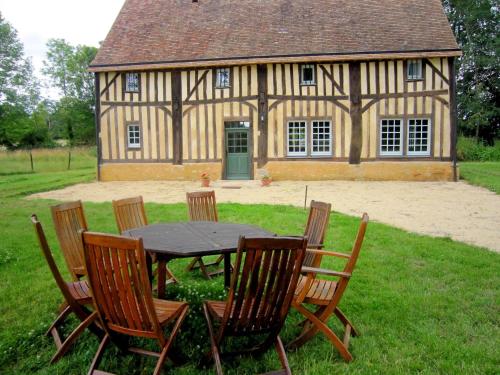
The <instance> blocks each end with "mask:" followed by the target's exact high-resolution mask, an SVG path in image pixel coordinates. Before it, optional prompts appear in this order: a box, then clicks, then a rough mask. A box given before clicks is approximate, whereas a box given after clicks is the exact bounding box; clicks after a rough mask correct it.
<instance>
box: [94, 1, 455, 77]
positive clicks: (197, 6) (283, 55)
mask: <svg viewBox="0 0 500 375" xmlns="http://www.w3.org/2000/svg"><path fill="white" fill-rule="evenodd" d="M457 51H458V46H457V43H456V41H455V38H454V36H453V34H452V32H451V29H450V26H449V25H448V20H447V18H446V16H445V14H444V12H443V8H442V6H441V0H198V3H193V1H192V0H126V2H125V4H124V6H123V8H122V10H121V12H120V14H119V15H118V17H117V19H116V21H115V23H114V25H113V27H112V28H111V31H110V32H109V34H108V36H107V37H106V40H105V41H104V43H103V44H102V47H101V48H100V50H99V52H98V54H97V56H96V58H95V60H94V61H93V63H92V67H93V68H94V69H93V70H99V69H98V68H99V67H101V68H105V67H110V66H115V67H117V66H122V67H125V66H128V67H130V66H134V65H137V67H138V68H139V67H144V66H146V65H147V66H150V67H161V66H183V65H194V64H205V65H207V64H211V65H213V64H227V63H235V62H240V63H241V61H248V62H251V61H258V60H260V61H270V60H273V59H274V60H293V59H295V60H296V61H301V59H302V60H303V59H304V58H305V57H306V56H315V58H322V59H327V58H330V59H333V58H335V59H340V58H345V59H351V58H355V57H356V56H360V58H361V57H363V58H367V56H368V57H370V58H376V57H380V56H382V55H388V54H394V53H400V54H401V53H402V54H407V55H408V54H411V53H413V54H417V53H420V54H427V55H432V54H436V53H437V54H439V53H441V54H443V55H446V54H448V55H457V54H458V52H457Z"/></svg>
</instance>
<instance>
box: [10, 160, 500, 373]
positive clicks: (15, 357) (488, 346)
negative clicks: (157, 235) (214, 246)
mask: <svg viewBox="0 0 500 375" xmlns="http://www.w3.org/2000/svg"><path fill="white" fill-rule="evenodd" d="M92 178H93V171H92V169H82V170H80V171H70V172H68V173H62V172H61V173H44V174H27V175H10V176H3V177H2V176H0V210H1V212H2V216H1V219H0V227H1V232H0V233H1V234H2V236H1V241H0V368H1V369H2V370H1V371H0V372H1V373H3V374H28V373H30V374H31V373H33V374H84V373H86V372H87V370H88V366H89V364H90V362H91V360H92V357H93V355H94V353H95V351H96V349H97V346H98V342H97V340H96V338H95V337H94V336H93V335H91V334H89V333H85V334H84V335H83V337H82V338H81V339H80V340H79V341H78V342H77V343H76V345H75V346H74V347H73V349H72V350H71V351H70V352H69V353H68V355H66V356H65V357H64V358H63V359H62V360H61V361H60V362H58V363H57V364H55V365H49V360H50V358H51V356H52V354H53V353H54V344H53V342H52V339H51V338H48V337H45V336H44V335H43V334H44V332H45V330H46V329H47V327H48V325H49V324H50V323H51V322H52V320H53V319H54V318H55V315H56V309H57V306H58V305H59V303H60V302H61V300H62V297H61V295H60V293H59V291H58V290H57V288H56V285H55V282H54V280H53V278H52V276H51V274H50V272H49V269H48V267H47V265H46V263H45V260H44V259H43V257H42V255H41V252H40V250H39V248H38V245H37V243H36V239H35V236H34V232H33V229H32V227H31V224H30V222H29V215H30V214H31V213H37V214H38V215H39V218H40V220H41V222H42V224H44V227H45V230H46V233H47V235H48V240H49V243H50V244H51V245H52V247H53V250H54V253H55V255H56V260H57V262H58V264H59V266H60V268H61V270H63V271H64V274H65V275H67V272H66V270H65V265H64V262H63V259H62V255H61V253H60V251H59V248H58V246H57V242H56V239H55V233H54V228H53V226H52V223H51V219H50V212H49V206H50V205H51V204H54V203H55V202H54V201H47V200H25V199H23V197H22V196H23V195H24V194H26V193H28V192H35V191H40V190H47V189H50V188H52V187H60V186H64V185H66V184H70V183H76V182H79V181H88V180H90V179H92ZM218 207H219V217H220V220H221V221H228V222H241V223H250V224H255V225H259V226H261V227H263V228H266V229H268V230H272V231H275V232H277V233H280V234H295V235H297V234H300V233H302V231H303V228H304V225H305V222H306V218H307V212H306V211H304V210H302V209H299V208H294V207H290V206H267V205H239V204H221V205H219V206H218ZM146 210H147V213H148V216H149V219H150V221H151V222H159V221H162V222H168V221H180V220H186V219H187V213H186V206H185V205H184V204H173V205H162V204H147V205H146ZM85 211H86V216H87V218H88V221H89V226H90V228H91V229H92V230H98V231H105V232H111V233H116V226H115V222H114V218H113V214H112V208H111V204H110V203H100V204H94V203H86V204H85ZM358 223H359V219H358V218H353V217H349V216H345V215H341V214H337V213H335V214H333V215H332V219H331V224H330V228H329V231H328V235H327V240H326V242H327V245H328V248H333V249H336V250H339V251H346V250H348V249H349V248H350V246H351V243H352V240H353V239H354V236H355V233H356V230H357V226H358ZM188 262H189V260H177V261H174V262H172V266H171V268H172V270H173V272H174V273H175V274H176V276H178V277H179V279H180V281H181V282H180V285H179V286H176V287H173V288H169V289H168V291H169V297H170V298H185V299H187V300H188V301H189V303H190V306H191V313H190V316H189V318H188V319H187V321H186V322H185V323H186V324H184V326H183V330H182V333H181V334H180V336H179V337H178V339H177V340H176V344H175V345H176V346H177V348H179V350H181V352H182V353H183V354H184V355H185V357H186V358H187V359H188V362H187V364H185V365H184V366H181V367H177V368H172V367H169V365H167V366H166V370H169V371H170V373H175V374H204V373H206V370H202V369H199V368H198V367H197V361H198V360H199V358H200V355H201V353H203V352H204V351H205V350H208V348H209V344H208V339H207V330H206V326H205V323H204V319H203V317H202V314H201V311H200V301H201V300H203V299H205V298H211V299H218V298H221V297H222V298H223V296H224V290H223V281H222V278H217V279H216V280H213V281H206V280H204V279H202V278H201V276H200V275H199V274H196V273H191V274H188V273H186V272H185V271H184V268H185V266H186V264H187V263H188ZM331 262H332V261H331V260H330V259H325V260H324V263H323V267H325V268H328V267H333V266H334V264H333V263H331ZM335 265H337V267H336V268H338V267H339V266H340V265H339V264H338V263H335ZM499 285H500V255H498V254H495V253H492V252H489V251H486V250H484V249H480V248H477V247H473V246H469V245H465V244H462V243H458V242H454V241H451V240H450V239H446V238H431V237H428V236H421V235H416V234H411V233H407V232H405V231H402V230H399V229H395V228H392V227H389V226H387V225H382V224H378V223H375V222H372V223H370V224H369V226H368V231H367V237H366V240H365V244H364V246H363V249H362V252H361V255H360V259H359V262H358V267H357V269H356V270H355V274H354V277H353V279H352V281H351V284H350V286H349V288H348V290H347V292H346V293H345V295H344V299H343V301H342V303H341V307H342V309H343V310H344V312H345V313H346V314H347V316H348V317H349V318H351V319H352V321H353V322H354V323H355V325H356V326H357V328H358V329H359V331H360V332H361V334H362V335H361V336H360V337H357V338H353V339H352V340H351V351H352V353H353V355H354V358H355V359H354V362H352V363H351V364H346V363H344V362H343V361H342V360H341V358H340V356H339V355H338V354H337V352H336V351H335V349H333V347H332V346H331V345H330V344H329V342H328V341H327V340H326V339H325V337H323V336H321V335H318V336H317V337H316V338H314V339H313V340H312V341H310V342H309V343H308V344H306V345H305V346H304V347H302V348H301V349H300V350H298V351H297V352H292V353H289V355H288V359H289V361H290V365H291V368H292V371H293V372H294V373H295V374H377V373H379V374H413V373H422V374H438V373H439V374H497V373H498V370H499V366H500V328H499V326H500V324H499V323H500V314H499V313H500V292H499ZM299 321H300V316H299V315H298V314H297V313H296V312H292V313H291V314H290V316H289V318H288V319H287V323H286V326H285V329H284V332H283V333H282V337H283V339H284V341H285V342H288V341H290V340H291V339H292V338H293V337H294V336H295V335H296V334H297V333H298V332H299V328H298V327H297V323H298V322H299ZM73 323H74V321H73ZM331 325H332V326H333V327H334V328H335V329H337V330H338V328H339V326H338V325H337V324H336V323H333V322H332V323H331ZM154 363H155V361H154V359H143V358H142V357H139V356H135V355H121V354H120V353H119V352H118V351H117V350H115V349H112V350H110V351H108V352H107V354H106V355H105V358H104V361H103V365H104V366H106V367H104V369H105V370H108V371H112V372H117V373H121V374H143V373H151V372H152V368H153V367H154ZM278 366H279V362H278V359H277V357H276V355H275V353H274V352H273V351H270V352H268V353H267V354H265V355H264V356H263V357H262V358H241V359H236V360H235V361H230V362H224V369H225V371H226V373H227V374H255V373H258V372H265V371H270V370H273V369H276V368H277V367H278ZM211 373H213V372H211Z"/></svg>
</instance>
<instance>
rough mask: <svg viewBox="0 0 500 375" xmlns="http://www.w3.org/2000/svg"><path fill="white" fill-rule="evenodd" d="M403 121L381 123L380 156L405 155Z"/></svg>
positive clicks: (392, 120)
mask: <svg viewBox="0 0 500 375" xmlns="http://www.w3.org/2000/svg"><path fill="white" fill-rule="evenodd" d="M402 122H403V121H402V120H401V119H383V120H381V121H380V155H398V156H399V155H403V148H402V140H403V127H402Z"/></svg>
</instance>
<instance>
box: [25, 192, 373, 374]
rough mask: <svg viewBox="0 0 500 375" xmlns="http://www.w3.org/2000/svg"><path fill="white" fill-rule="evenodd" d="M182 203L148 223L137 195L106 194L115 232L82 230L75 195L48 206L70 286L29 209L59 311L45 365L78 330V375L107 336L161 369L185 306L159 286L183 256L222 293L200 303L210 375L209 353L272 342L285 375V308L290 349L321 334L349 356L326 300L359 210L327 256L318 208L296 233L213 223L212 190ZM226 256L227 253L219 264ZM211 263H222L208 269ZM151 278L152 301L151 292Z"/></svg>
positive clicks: (339, 283) (348, 327)
mask: <svg viewBox="0 0 500 375" xmlns="http://www.w3.org/2000/svg"><path fill="white" fill-rule="evenodd" d="M187 203H188V213H189V219H190V221H189V222H184V223H170V224H149V223H148V220H147V216H146V211H145V208H144V203H143V200H142V197H135V198H128V199H122V200H118V201H113V209H114V214H115V218H116V222H117V226H118V230H119V232H120V234H121V235H119V236H117V235H112V234H104V233H96V232H90V231H89V230H88V225H87V221H86V219H85V215H84V211H83V206H82V203H81V202H80V201H77V202H70V203H63V204H60V205H57V206H53V207H52V218H53V221H54V225H55V230H56V234H57V238H58V240H59V243H60V247H61V250H62V253H63V256H64V259H65V261H66V264H67V267H68V270H69V272H70V275H71V277H72V281H65V280H64V278H63V277H62V276H61V273H60V271H59V269H58V267H57V264H56V262H55V261H54V257H53V255H52V252H51V250H50V248H49V245H48V242H47V239H46V237H45V234H44V231H43V228H42V225H41V223H40V222H39V221H38V218H37V216H36V215H32V217H31V220H32V223H33V225H34V227H35V231H36V234H37V237H38V241H39V244H40V247H41V250H42V253H43V255H44V257H45V259H46V261H47V263H48V265H49V268H50V270H51V272H52V274H53V276H54V279H55V281H56V284H57V286H58V287H59V289H60V291H61V293H62V295H63V297H64V302H63V304H62V305H61V306H60V308H59V310H60V314H59V316H58V317H57V318H56V320H55V321H54V322H53V323H52V325H51V326H50V327H49V329H48V331H47V334H48V335H52V337H53V339H54V342H55V345H56V348H57V350H56V353H55V354H54V356H53V357H52V360H51V363H54V362H56V361H58V360H59V359H60V358H61V357H62V356H63V355H64V354H65V353H66V352H67V351H68V350H69V348H70V347H71V345H72V344H73V343H74V342H75V340H76V339H77V338H78V337H79V335H80V334H81V333H82V332H83V331H84V330H85V329H89V330H90V331H91V332H93V333H94V334H95V335H96V336H97V337H98V338H99V339H100V340H101V342H100V345H99V347H98V349H97V352H96V354H95V357H94V359H93V361H92V363H91V365H90V370H89V372H88V373H89V374H109V373H108V372H104V371H101V370H99V369H98V367H99V365H100V363H101V359H102V356H103V353H104V351H105V349H106V347H107V346H108V345H109V344H110V343H111V342H112V343H114V344H115V345H116V346H117V347H118V348H119V349H121V350H122V351H124V352H125V351H128V352H132V353H136V354H141V355H148V356H154V357H156V358H158V360H157V363H156V367H155V370H154V374H159V373H160V372H161V370H162V368H163V364H164V362H165V361H166V360H167V359H170V360H172V362H174V364H175V363H177V362H178V358H177V356H176V353H175V352H174V351H173V350H172V342H173V341H174V339H175V337H176V335H177V334H178V333H179V330H180V328H181V326H182V323H183V321H184V320H185V319H186V317H187V314H188V309H189V306H188V303H186V302H180V301H172V300H166V299H165V288H166V286H168V284H171V283H178V282H179V280H178V279H177V278H176V277H175V276H174V274H173V273H172V271H171V270H170V269H169V268H168V262H169V261H170V260H172V259H176V258H188V257H189V258H193V260H192V262H191V263H190V264H189V266H188V268H187V269H188V270H189V271H192V270H195V269H199V270H200V271H201V273H202V275H204V277H206V278H207V279H210V278H212V277H214V276H216V275H219V274H221V273H224V285H225V286H226V288H229V290H228V297H227V299H226V301H204V302H203V312H204V315H205V318H206V321H207V327H208V332H209V337H210V345H211V351H210V352H207V353H206V355H205V358H204V361H203V362H204V363H209V362H213V363H214V364H215V369H216V371H217V373H218V374H222V362H221V359H223V358H225V357H227V356H234V355H238V354H247V353H263V352H265V351H267V350H268V349H269V348H270V347H272V346H274V347H275V349H276V351H277V353H278V356H279V360H280V362H281V370H279V371H277V372H273V373H276V374H278V373H281V374H291V370H290V366H289V364H288V360H287V357H286V352H285V346H284V345H283V342H282V341H281V338H280V336H279V333H280V331H281V329H282V327H283V325H284V323H285V320H286V317H287V315H288V312H289V310H290V308H291V307H293V308H294V309H296V310H297V311H298V312H299V313H301V314H302V315H303V316H304V318H305V320H304V321H303V322H302V323H301V327H302V331H301V333H300V334H299V335H298V337H296V338H295V339H294V340H293V341H292V342H290V343H288V345H287V348H289V349H295V348H298V347H300V346H302V345H303V344H304V343H306V342H307V341H309V340H310V339H311V338H312V337H314V336H315V335H316V334H317V333H318V332H322V333H323V334H324V335H325V336H326V337H327V338H328V340H330V341H331V343H332V344H333V345H334V346H335V347H336V348H337V349H338V351H339V353H340V354H341V356H342V357H343V358H344V359H345V360H346V361H351V360H352V359H353V357H352V355H351V353H350V352H349V350H348V346H349V339H350V337H351V336H356V335H358V331H357V330H356V329H355V328H354V326H353V325H352V323H351V322H350V321H349V320H348V319H347V317H346V316H345V315H344V313H343V312H342V311H341V310H340V309H339V307H338V305H339V302H340V300H341V298H342V295H343V293H344V291H345V289H346V287H347V285H348V283H349V280H350V278H351V275H352V272H353V270H354V268H355V265H356V261H357V259H358V255H359V252H360V250H361V245H362V242H363V238H364V235H365V231H366V227H367V224H368V215H367V214H363V217H362V219H361V223H360V227H359V230H358V234H357V236H356V239H355V242H354V245H353V247H352V251H351V252H350V253H337V252H333V251H329V250H325V249H324V248H323V247H324V246H323V241H324V237H325V233H326V228H327V226H328V222H329V218H330V212H331V205H330V204H327V203H322V202H315V201H312V202H311V206H310V210H309V217H308V221H307V224H306V228H305V231H304V235H303V236H299V237H296V236H291V237H290V236H289V237H282V236H277V235H276V234H274V233H270V232H268V231H266V230H263V229H261V228H258V227H255V226H251V225H243V224H232V223H221V222H219V221H218V215H217V205H216V200H215V193H214V192H213V191H212V192H196V193H188V194H187ZM233 253H236V257H235V262H234V264H231V254H233ZM208 255H218V256H219V257H218V258H217V259H216V260H215V261H214V262H212V263H207V262H206V260H205V259H206V258H205V259H204V257H205V256H208ZM323 256H329V257H330V256H332V257H337V258H341V259H344V260H345V261H346V264H345V267H344V268H343V270H342V271H340V272H339V271H334V270H330V269H325V268H321V260H322V257H323ZM221 263H224V267H223V270H221V269H217V267H218V266H220V265H221ZM214 267H215V268H216V269H215V270H212V269H213V268H214ZM153 268H154V270H153ZM319 275H326V276H333V277H335V278H336V280H335V281H333V280H330V279H321V278H319V277H318V276H319ZM155 278H156V292H157V298H154V297H153V293H154V292H155V287H154V284H155V283H154V279H155ZM311 306H312V307H314V308H315V310H311V309H310V307H311ZM70 314H74V315H75V316H76V317H77V318H78V320H79V321H80V323H79V325H78V326H77V327H76V328H75V329H74V330H73V331H72V332H71V333H70V334H69V335H68V336H67V337H63V335H62V333H61V326H62V325H63V324H64V322H65V321H66V318H67V317H68V316H69V315H70ZM333 315H335V316H336V317H337V318H338V319H339V320H340V322H341V323H342V324H343V326H344V327H345V334H344V337H343V339H340V338H339V337H338V336H337V335H336V334H335V333H334V332H333V330H332V329H331V328H330V327H329V326H328V324H327V323H328V320H329V318H330V317H331V316H333ZM167 326H169V327H171V328H170V335H169V336H168V335H166V334H165V332H164V329H165V328H166V327H167ZM130 336H133V337H141V338H148V339H152V340H156V342H157V343H158V345H159V349H160V350H159V351H158V352H153V351H150V350H146V349H143V348H139V347H134V346H130V345H129V340H127V337H130ZM231 336H240V337H241V336H252V337H256V336H257V337H259V339H260V338H261V337H263V339H261V340H260V341H259V342H258V344H256V345H255V346H254V347H252V348H250V349H248V348H244V349H241V350H237V351H236V352H226V351H222V349H223V348H224V343H225V342H226V340H227V338H229V337H231Z"/></svg>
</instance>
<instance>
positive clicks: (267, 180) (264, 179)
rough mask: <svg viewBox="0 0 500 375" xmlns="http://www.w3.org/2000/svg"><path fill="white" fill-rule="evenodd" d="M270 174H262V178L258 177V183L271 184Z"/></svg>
mask: <svg viewBox="0 0 500 375" xmlns="http://www.w3.org/2000/svg"><path fill="white" fill-rule="evenodd" d="M271 181H272V179H271V176H269V175H267V174H265V175H264V176H262V178H261V179H260V183H261V185H262V186H269V185H271Z"/></svg>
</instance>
